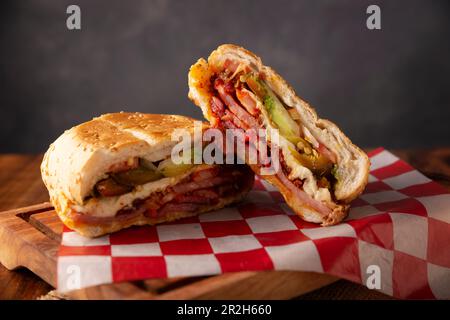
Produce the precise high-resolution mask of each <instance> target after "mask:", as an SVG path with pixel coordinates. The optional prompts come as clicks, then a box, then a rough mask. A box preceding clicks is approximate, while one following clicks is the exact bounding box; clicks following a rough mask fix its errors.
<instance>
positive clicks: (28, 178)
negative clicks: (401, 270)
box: [0, 147, 450, 299]
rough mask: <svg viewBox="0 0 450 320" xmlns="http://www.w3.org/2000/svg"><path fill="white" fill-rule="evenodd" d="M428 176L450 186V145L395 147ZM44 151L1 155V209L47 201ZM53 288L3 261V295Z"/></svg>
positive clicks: (348, 290) (349, 291)
mask: <svg viewBox="0 0 450 320" xmlns="http://www.w3.org/2000/svg"><path fill="white" fill-rule="evenodd" d="M392 152H393V153H395V154H396V155H397V156H399V157H400V158H402V159H403V160H405V161H407V162H408V163H410V164H411V165H412V166H414V167H415V168H417V169H418V170H420V171H421V172H422V173H424V174H425V175H426V176H428V177H429V178H431V179H433V180H435V181H438V182H439V183H441V184H442V185H444V186H446V187H447V188H448V189H449V190H450V147H445V148H434V149H421V150H419V149H414V150H398V151H396V150H393V151H392ZM41 160H42V155H18V154H3V155H0V211H3V210H7V209H14V208H19V207H23V206H27V205H32V204H36V203H40V202H44V201H48V194H47V190H46V189H45V187H44V185H43V183H42V181H41V177H40V171H39V166H40V163H41ZM52 289H53V288H52V287H51V286H50V285H48V284H47V283H45V282H44V281H42V280H41V279H40V278H39V277H37V276H35V275H34V274H33V273H32V272H30V271H28V270H25V269H21V270H16V271H8V270H7V269H5V268H4V267H3V266H2V265H1V264H0V299H36V298H37V297H39V296H42V295H45V294H47V293H48V292H49V291H50V290H52ZM387 298H389V297H388V296H386V295H383V294H381V293H378V292H376V291H373V290H369V289H367V288H366V287H364V286H361V285H357V284H354V283H351V282H349V281H346V280H340V281H338V282H335V283H333V284H331V285H329V286H326V287H324V288H321V289H318V290H316V291H313V292H310V293H308V294H305V295H302V296H300V297H298V299H387Z"/></svg>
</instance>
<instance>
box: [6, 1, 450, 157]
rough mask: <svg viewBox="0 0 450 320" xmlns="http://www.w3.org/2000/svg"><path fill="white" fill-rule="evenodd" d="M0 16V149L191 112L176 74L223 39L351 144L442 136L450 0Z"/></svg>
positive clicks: (41, 7) (22, 4)
mask: <svg viewBox="0 0 450 320" xmlns="http://www.w3.org/2000/svg"><path fill="white" fill-rule="evenodd" d="M69 4H78V5H80V7H81V11H82V30H81V31H69V30H67V28H66V18H67V15H66V7H67V6H68V5H69ZM369 4H378V5H379V6H380V7H381V10H382V30H380V31H370V30H368V29H367V28H366V18H367V15H366V13H365V12H366V8H367V6H368V5H369ZM0 18H1V21H0V41H1V44H0V48H1V49H0V106H1V111H2V112H1V116H0V152H40V151H44V150H46V148H47V146H48V144H49V143H50V142H51V141H53V140H54V139H56V137H57V136H58V135H59V134H61V133H62V132H63V131H64V129H67V128H69V127H71V126H73V125H75V124H77V123H79V122H82V121H86V120H89V119H90V118H92V117H93V116H96V115H99V114H102V113H106V112H113V111H120V110H126V111H142V112H149V113H179V114H186V115H190V116H195V117H198V118H201V113H200V111H199V109H198V108H196V107H195V106H194V105H193V104H192V103H191V102H190V101H189V100H188V98H187V91H188V88H187V72H188V69H189V66H190V65H191V64H192V63H194V62H195V61H196V60H197V59H198V58H199V57H206V56H208V54H209V53H210V51H211V50H213V49H214V48H216V47H217V46H218V45H219V44H221V43H236V44H240V45H242V46H244V47H246V48H248V49H250V50H252V51H254V52H255V53H256V54H258V55H260V56H261V57H262V58H263V61H264V62H265V64H267V65H270V66H272V67H274V68H275V69H276V70H277V71H278V72H279V73H280V74H281V75H282V76H284V77H285V79H286V80H288V82H290V83H291V85H292V86H293V87H294V88H295V89H296V91H297V93H298V94H299V95H301V96H302V97H303V98H304V99H305V100H307V101H309V102H310V103H311V104H312V105H314V106H315V107H316V109H317V111H318V113H319V115H321V116H322V117H325V118H328V119H331V120H333V121H335V122H336V123H337V124H338V125H339V126H341V128H342V129H343V130H344V131H345V132H346V133H347V134H348V135H349V136H350V137H351V138H352V139H353V140H354V142H355V143H357V144H360V145H361V146H365V147H373V146H379V145H381V146H385V147H414V146H436V145H448V143H449V137H450V126H449V124H448V122H449V120H450V88H449V84H450V81H449V76H450V72H449V71H450V19H449V18H450V1H446V0H444V1H437V0H431V1H425V0H424V1H375V0H372V1H361V0H354V1H342V0H339V1H268V0H264V1H261V0H260V1H232V0H225V1H216V0H198V1H197V0H190V1H181V0H177V1H175V0H172V1H169V0H160V1H106V0H105V1H93V0H86V1H79V0H72V1H57V0H54V1H48V0H40V1H34V0H33V1H23V0H10V1H5V0H2V1H1V4H0Z"/></svg>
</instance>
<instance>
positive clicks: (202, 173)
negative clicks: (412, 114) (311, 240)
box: [41, 113, 254, 237]
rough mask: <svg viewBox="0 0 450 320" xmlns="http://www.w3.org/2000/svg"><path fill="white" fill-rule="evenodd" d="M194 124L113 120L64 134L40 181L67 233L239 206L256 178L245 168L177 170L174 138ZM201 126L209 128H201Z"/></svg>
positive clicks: (151, 117)
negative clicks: (172, 155)
mask: <svg viewBox="0 0 450 320" xmlns="http://www.w3.org/2000/svg"><path fill="white" fill-rule="evenodd" d="M194 121H195V120H194V119H191V118H187V117H183V116H176V115H155V114H141V113H112V114H106V115H103V116H100V117H98V118H94V119H93V120H91V121H88V122H86V123H83V124H80V125H78V126H76V127H73V128H72V129H70V130H67V131H66V132H64V134H62V135H61V136H60V137H59V138H58V139H57V140H56V141H55V142H54V143H53V144H51V145H50V148H49V150H48V151H47V152H46V154H45V156H44V160H43V162H42V165H41V173H42V178H43V181H44V183H45V185H46V187H47V189H48V191H49V193H50V201H51V203H52V204H53V206H54V207H55V210H56V212H57V213H58V215H59V217H60V218H61V220H62V221H63V223H64V224H66V225H67V226H68V227H69V228H71V229H73V230H76V231H78V232H79V233H80V234H82V235H84V236H88V237H96V236H100V235H103V234H106V233H110V232H114V231H117V230H120V229H123V228H126V227H130V226H132V225H144V224H156V223H160V222H165V221H171V220H175V219H179V218H183V217H189V216H194V215H197V214H200V213H203V212H206V211H210V210H214V209H219V208H222V207H224V206H226V205H228V204H231V203H233V202H236V201H238V200H241V199H242V198H243V197H244V196H245V194H246V193H247V192H248V191H249V190H250V189H251V187H252V185H253V182H254V174H253V172H252V171H251V170H250V168H248V167H247V166H245V165H240V166H237V165H207V164H199V165H194V164H192V163H181V164H175V163H174V162H173V161H172V159H171V151H172V148H173V147H174V145H175V144H176V143H177V141H172V139H171V134H172V132H173V131H174V130H176V129H188V130H189V134H191V135H192V134H193V125H194ZM205 127H206V126H205Z"/></svg>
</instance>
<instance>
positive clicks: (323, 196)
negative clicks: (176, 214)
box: [189, 45, 369, 226]
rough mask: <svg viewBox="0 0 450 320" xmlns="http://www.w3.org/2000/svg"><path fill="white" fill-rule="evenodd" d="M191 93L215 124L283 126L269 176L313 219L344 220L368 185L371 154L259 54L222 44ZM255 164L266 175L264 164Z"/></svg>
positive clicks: (197, 71) (196, 72) (200, 68)
mask: <svg viewBox="0 0 450 320" xmlns="http://www.w3.org/2000/svg"><path fill="white" fill-rule="evenodd" d="M189 98H190V99H191V100H192V101H193V102H194V103H195V104H196V105H197V106H199V107H201V109H202V111H203V115H204V116H205V118H206V119H208V120H209V121H210V123H211V125H212V126H213V127H218V128H221V129H230V128H232V129H235V128H240V129H245V130H247V129H257V128H258V129H261V128H262V129H265V130H266V131H269V130H268V129H278V132H279V139H278V142H275V141H271V137H270V134H268V135H267V147H268V146H270V144H271V143H277V144H278V145H277V150H279V159H280V166H279V167H280V170H278V171H277V173H275V174H272V175H263V176H262V178H264V179H266V180H267V181H268V182H270V183H272V184H273V185H274V186H276V187H277V188H278V189H279V190H280V192H281V193H282V194H283V196H284V198H285V200H286V202H287V203H288V204H289V206H290V207H291V208H292V209H293V210H294V211H295V213H297V214H298V215H299V216H300V217H302V218H303V219H304V220H306V221H310V222H314V223H321V224H322V225H324V226H325V225H333V224H336V223H338V222H340V221H341V220H343V219H344V218H345V217H346V215H347V213H348V209H349V203H350V202H351V201H352V200H353V199H355V198H356V197H357V196H358V195H359V194H360V193H361V192H362V191H363V189H364V188H365V186H366V184H367V179H368V171H369V159H368V157H367V155H366V154H365V153H364V152H363V151H361V150H360V149H359V148H358V147H356V146H355V145H354V144H352V142H351V141H350V140H349V139H348V138H347V137H346V136H345V135H344V133H342V131H341V130H339V128H338V127H337V126H336V125H335V124H334V123H332V122H330V121H327V120H324V119H320V118H318V116H317V114H316V112H315V111H314V109H313V108H312V107H311V106H310V105H309V104H308V103H306V102H305V101H303V100H302V99H301V98H299V97H298V96H297V95H296V94H295V92H294V90H293V89H292V88H291V87H290V86H289V85H288V84H287V83H286V82H285V80H284V79H283V78H282V77H281V76H279V75H278V74H277V73H276V72H275V71H274V70H272V69H271V68H270V67H267V66H264V65H263V64H262V62H261V59H260V58H259V57H258V56H256V55H255V54H253V53H252V52H249V51H247V50H245V49H243V48H241V47H237V46H235V45H222V46H220V47H219V48H218V49H217V50H215V51H213V52H212V53H211V55H210V56H209V58H208V61H206V60H205V59H199V60H198V61H197V63H196V64H194V65H193V66H192V67H191V69H190V71H189ZM270 131H271V130H270ZM267 147H266V146H264V148H267ZM258 151H259V152H262V150H259V149H258ZM249 164H250V163H249ZM250 166H251V167H252V169H253V170H254V171H255V172H256V173H258V174H259V173H260V170H261V164H250Z"/></svg>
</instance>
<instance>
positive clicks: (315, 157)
mask: <svg viewBox="0 0 450 320" xmlns="http://www.w3.org/2000/svg"><path fill="white" fill-rule="evenodd" d="M288 149H289V151H290V152H291V154H292V156H293V157H294V159H295V160H296V161H297V162H298V163H299V164H301V165H302V166H304V167H306V168H308V169H309V170H311V171H312V172H313V173H314V174H315V175H316V176H323V175H326V174H327V173H328V172H330V171H331V170H332V167H333V163H332V162H331V161H329V160H328V159H327V158H326V157H324V156H323V155H321V154H320V153H319V154H318V153H311V154H305V153H300V152H298V151H297V150H295V148H291V147H288Z"/></svg>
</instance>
